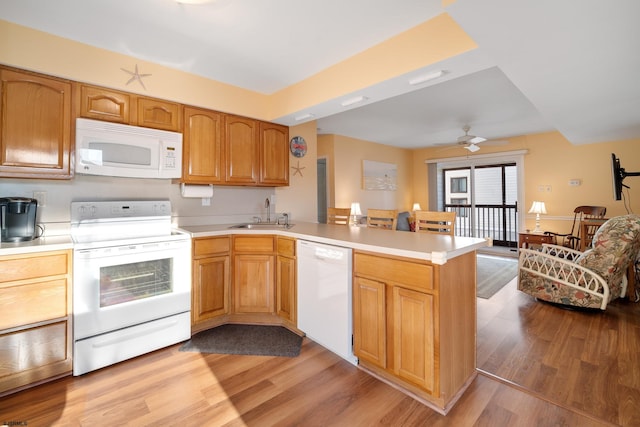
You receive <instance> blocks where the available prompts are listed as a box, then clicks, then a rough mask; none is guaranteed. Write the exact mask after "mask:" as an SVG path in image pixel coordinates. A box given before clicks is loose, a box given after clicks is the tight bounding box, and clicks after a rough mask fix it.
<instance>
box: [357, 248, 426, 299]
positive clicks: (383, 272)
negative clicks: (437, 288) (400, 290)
mask: <svg viewBox="0 0 640 427" xmlns="http://www.w3.org/2000/svg"><path fill="white" fill-rule="evenodd" d="M353 272H354V274H357V275H362V276H368V277H373V278H376V279H378V280H381V281H383V282H386V283H393V284H401V285H403V286H409V287H413V288H416V289H418V290H431V289H433V266H431V265H426V264H419V263H416V262H411V261H405V260H402V259H395V258H386V257H381V256H375V255H370V254H364V253H359V252H356V253H355V255H354V258H353Z"/></svg>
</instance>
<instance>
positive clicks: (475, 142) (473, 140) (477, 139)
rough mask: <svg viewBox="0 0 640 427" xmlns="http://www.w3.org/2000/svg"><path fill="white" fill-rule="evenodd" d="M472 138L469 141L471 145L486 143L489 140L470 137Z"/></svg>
mask: <svg viewBox="0 0 640 427" xmlns="http://www.w3.org/2000/svg"><path fill="white" fill-rule="evenodd" d="M469 136H470V137H471V139H469V142H470V143H471V144H478V143H480V142H484V141H486V140H487V138H483V137H481V136H473V135H469Z"/></svg>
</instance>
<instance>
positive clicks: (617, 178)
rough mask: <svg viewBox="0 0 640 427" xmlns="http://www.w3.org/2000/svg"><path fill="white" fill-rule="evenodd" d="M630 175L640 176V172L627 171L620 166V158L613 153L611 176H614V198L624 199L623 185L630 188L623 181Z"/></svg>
mask: <svg viewBox="0 0 640 427" xmlns="http://www.w3.org/2000/svg"><path fill="white" fill-rule="evenodd" d="M628 176H640V172H626V171H625V170H624V168H623V167H622V166H620V159H619V158H617V157H616V155H615V154H614V153H611V177H612V178H613V198H614V199H615V200H622V187H626V188H629V187H628V186H626V185H624V184H623V183H622V181H624V179H625V178H626V177H628Z"/></svg>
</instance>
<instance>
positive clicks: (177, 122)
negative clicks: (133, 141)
mask: <svg viewBox="0 0 640 427" xmlns="http://www.w3.org/2000/svg"><path fill="white" fill-rule="evenodd" d="M76 86H77V88H76V93H77V99H76V104H77V110H78V115H79V117H84V118H87V119H95V120H104V121H109V122H114V123H122V124H125V125H133V126H142V127H148V128H154V129H161V130H169V131H173V132H180V131H182V105H181V104H179V103H176V102H171V101H165V100H162V99H156V98H149V97H145V96H139V95H135V94H132V93H127V92H122V91H119V90H113V89H107V88H103V87H99V86H91V85H86V84H79V83H78V84H77V85H76Z"/></svg>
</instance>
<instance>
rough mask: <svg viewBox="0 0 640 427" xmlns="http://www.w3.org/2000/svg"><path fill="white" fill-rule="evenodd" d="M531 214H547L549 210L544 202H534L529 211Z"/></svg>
mask: <svg viewBox="0 0 640 427" xmlns="http://www.w3.org/2000/svg"><path fill="white" fill-rule="evenodd" d="M529 213H534V214H546V213H547V208H546V206H545V205H544V202H533V204H532V205H531V209H529Z"/></svg>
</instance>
